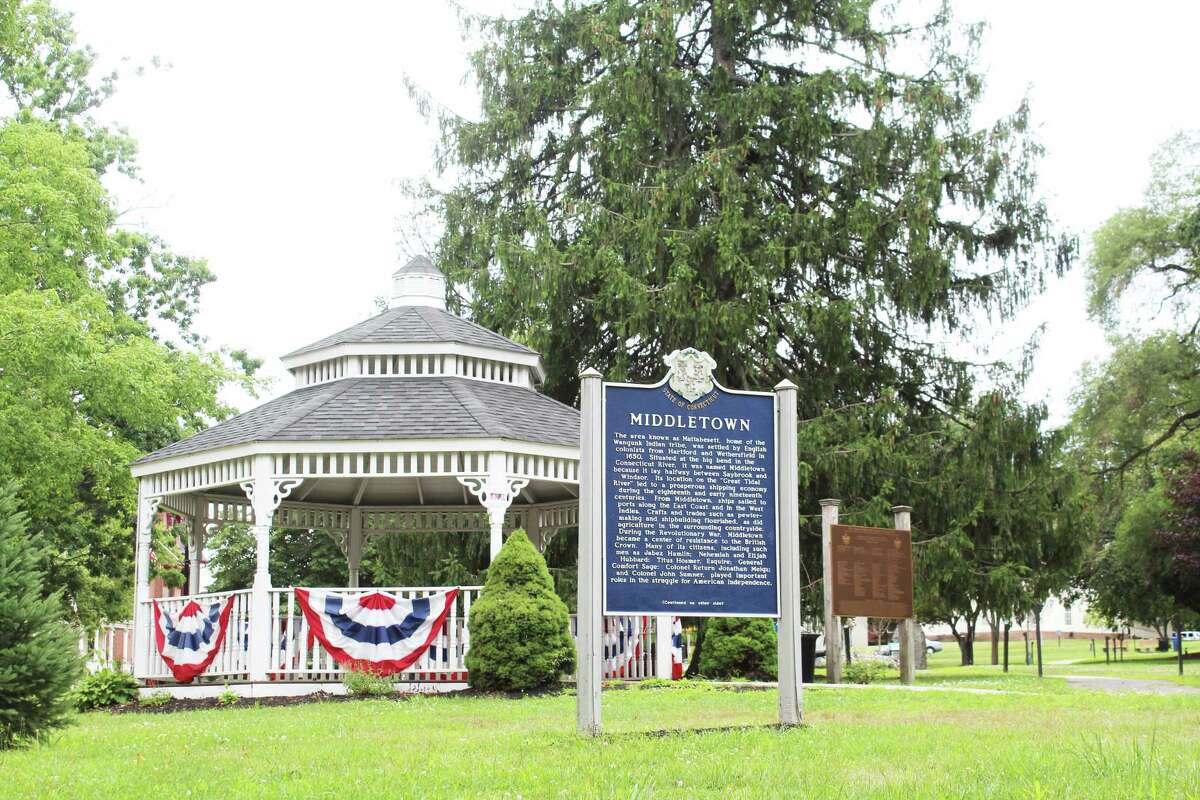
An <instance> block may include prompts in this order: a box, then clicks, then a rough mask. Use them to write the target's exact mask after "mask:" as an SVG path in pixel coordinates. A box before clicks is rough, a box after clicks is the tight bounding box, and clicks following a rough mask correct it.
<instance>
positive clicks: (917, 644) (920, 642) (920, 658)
mask: <svg viewBox="0 0 1200 800" xmlns="http://www.w3.org/2000/svg"><path fill="white" fill-rule="evenodd" d="M913 654H914V655H915V656H916V659H915V661H914V662H913V669H929V651H927V650H926V649H925V631H924V630H922V629H921V626H920V625H919V624H914V625H913Z"/></svg>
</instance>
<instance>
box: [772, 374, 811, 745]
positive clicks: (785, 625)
mask: <svg viewBox="0 0 1200 800" xmlns="http://www.w3.org/2000/svg"><path fill="white" fill-rule="evenodd" d="M775 400H776V402H775V407H776V410H777V413H778V415H779V416H778V419H777V424H776V433H777V435H776V439H775V448H776V450H775V457H776V462H777V471H776V478H775V497H776V502H777V503H778V506H779V508H778V521H779V525H778V529H777V530H776V544H777V546H778V547H779V654H778V655H779V721H780V723H782V724H784V725H799V724H800V723H801V721H802V720H803V717H804V697H803V695H802V694H801V692H802V691H803V687H802V684H801V681H802V676H803V674H804V672H803V669H802V665H801V661H802V659H803V655H802V654H801V650H800V587H801V586H802V585H803V580H802V579H801V577H800V501H799V498H798V496H797V491H798V487H799V483H800V481H799V476H798V473H797V465H796V384H794V383H792V382H791V381H789V380H786V379H785V380H783V381H781V382H780V383H779V384H778V385H777V386H776V387H775Z"/></svg>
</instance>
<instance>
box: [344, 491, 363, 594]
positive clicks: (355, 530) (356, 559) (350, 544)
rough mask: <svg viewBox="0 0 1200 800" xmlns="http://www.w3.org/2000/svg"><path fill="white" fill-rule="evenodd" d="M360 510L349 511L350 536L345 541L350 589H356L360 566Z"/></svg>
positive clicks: (361, 537) (361, 547)
mask: <svg viewBox="0 0 1200 800" xmlns="http://www.w3.org/2000/svg"><path fill="white" fill-rule="evenodd" d="M362 520H363V517H362V509H360V508H357V507H355V508H352V509H350V536H349V537H348V538H347V539H346V566H347V568H348V570H349V573H350V574H349V581H348V582H349V584H350V588H351V589H357V588H358V569H359V567H360V566H361V565H362V551H363V530H362Z"/></svg>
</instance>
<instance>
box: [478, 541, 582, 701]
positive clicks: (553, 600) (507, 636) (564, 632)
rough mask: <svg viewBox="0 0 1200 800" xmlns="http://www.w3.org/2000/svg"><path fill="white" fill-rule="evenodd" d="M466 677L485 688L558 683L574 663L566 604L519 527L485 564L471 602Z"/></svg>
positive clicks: (538, 686)
mask: <svg viewBox="0 0 1200 800" xmlns="http://www.w3.org/2000/svg"><path fill="white" fill-rule="evenodd" d="M468 625H469V626H470V630H471V649H470V651H468V653H467V659H466V666H467V680H468V681H469V682H470V684H471V686H472V687H473V688H476V689H483V690H486V691H510V692H511V691H528V690H532V689H542V688H546V687H550V686H553V685H555V684H557V683H558V682H559V681H560V680H561V678H562V676H563V675H564V674H565V673H568V672H571V671H572V670H574V669H575V642H574V640H573V639H572V638H571V630H570V618H569V617H568V615H567V607H566V605H565V604H564V603H563V601H562V600H561V599H560V598H559V596H558V595H557V594H555V593H554V581H553V580H552V579H551V578H550V572H549V570H547V569H546V561H545V559H543V558H542V555H541V553H539V552H538V551H537V549H536V548H534V546H533V544H532V543H531V542H530V541H529V537H528V536H527V535H526V534H525V532H524V531H522V530H517V531H513V532H512V533H511V534H509V537H508V541H506V542H505V543H504V547H503V548H502V549H501V550H500V553H499V554H498V555H497V556H496V559H495V560H494V561H493V562H492V564H491V566H489V567H488V572H487V582H486V583H485V584H484V586H483V591H482V592H480V594H479V599H477V600H476V601H475V602H474V603H473V604H472V605H471V616H470V620H469V622H468Z"/></svg>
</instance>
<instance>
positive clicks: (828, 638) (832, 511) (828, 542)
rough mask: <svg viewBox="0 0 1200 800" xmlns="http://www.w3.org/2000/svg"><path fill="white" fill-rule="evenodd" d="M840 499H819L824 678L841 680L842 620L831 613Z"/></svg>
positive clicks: (839, 681) (830, 680) (837, 681)
mask: <svg viewBox="0 0 1200 800" xmlns="http://www.w3.org/2000/svg"><path fill="white" fill-rule="evenodd" d="M841 504H842V501H841V500H833V499H828V500H822V501H821V567H822V572H823V573H824V577H825V579H824V581H822V583H824V585H825V680H826V681H827V682H828V683H841V682H842V620H841V618H840V617H835V616H834V615H833V526H834V525H837V524H838V507H839V506H840V505H841Z"/></svg>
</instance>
